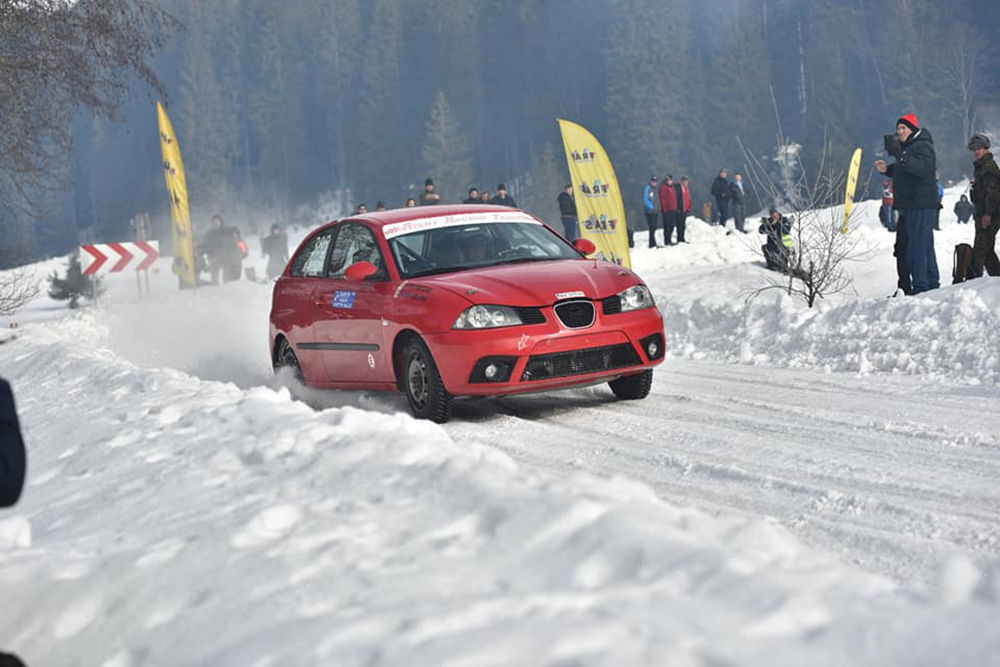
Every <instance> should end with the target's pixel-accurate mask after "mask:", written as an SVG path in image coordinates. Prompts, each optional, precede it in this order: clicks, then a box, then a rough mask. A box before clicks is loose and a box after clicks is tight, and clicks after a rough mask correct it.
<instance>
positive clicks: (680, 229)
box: [674, 178, 691, 243]
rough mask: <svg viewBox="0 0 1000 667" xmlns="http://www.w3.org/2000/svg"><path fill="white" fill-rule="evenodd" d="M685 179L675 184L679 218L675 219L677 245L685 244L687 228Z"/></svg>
mask: <svg viewBox="0 0 1000 667" xmlns="http://www.w3.org/2000/svg"><path fill="white" fill-rule="evenodd" d="M682 181H683V178H682V179H681V180H680V181H677V182H676V183H674V192H676V193H677V216H676V217H675V219H674V224H675V225H676V227H677V243H685V241H684V231H685V229H686V227H687V211H685V210H684V206H685V204H684V185H683V183H682ZM690 201H691V200H690V197H689V198H688V204H690Z"/></svg>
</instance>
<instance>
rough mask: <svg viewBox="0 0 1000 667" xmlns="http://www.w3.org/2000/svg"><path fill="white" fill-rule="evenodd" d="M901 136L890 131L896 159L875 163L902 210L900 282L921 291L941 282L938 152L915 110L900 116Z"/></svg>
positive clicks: (908, 291)
mask: <svg viewBox="0 0 1000 667" xmlns="http://www.w3.org/2000/svg"><path fill="white" fill-rule="evenodd" d="M896 137H898V141H894V140H893V138H892V135H887V136H886V152H888V153H889V154H890V155H892V156H893V157H894V158H895V162H894V163H893V164H889V165H887V164H886V163H885V160H877V161H876V162H875V168H876V169H878V171H879V172H881V173H883V174H885V175H886V176H888V177H890V178H891V179H892V187H893V195H894V200H893V205H892V207H893V208H894V209H895V210H897V211H899V223H898V225H897V227H896V246H895V255H896V271H897V272H898V274H899V283H898V284H899V288H900V289H901V290H903V293H904V294H919V293H921V292H926V291H927V290H932V289H937V288H938V287H940V286H941V280H940V276H939V274H938V266H937V258H936V257H935V255H934V221H935V219H936V217H937V210H938V191H937V179H936V177H935V172H936V170H937V156H936V154H935V152H934V140H933V139H932V138H931V135H930V132H928V131H927V130H926V129H925V128H921V127H920V123H919V122H917V117H916V115H914V114H912V113H911V114H906V115H905V116H903V117H901V118H900V119H899V120H897V121H896Z"/></svg>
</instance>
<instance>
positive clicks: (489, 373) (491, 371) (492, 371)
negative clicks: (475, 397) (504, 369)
mask: <svg viewBox="0 0 1000 667" xmlns="http://www.w3.org/2000/svg"><path fill="white" fill-rule="evenodd" d="M499 370H500V369H499V368H497V365H496V364H490V365H489V366H487V367H486V368H485V369H484V370H483V375H485V376H486V379H487V380H492V379H493V378H495V377H496V376H497V372H498V371H499Z"/></svg>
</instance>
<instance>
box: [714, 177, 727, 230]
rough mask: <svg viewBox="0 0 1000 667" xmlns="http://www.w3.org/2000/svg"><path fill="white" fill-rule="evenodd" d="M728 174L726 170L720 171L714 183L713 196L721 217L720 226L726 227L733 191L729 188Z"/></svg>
mask: <svg viewBox="0 0 1000 667" xmlns="http://www.w3.org/2000/svg"><path fill="white" fill-rule="evenodd" d="M727 176H728V172H727V171H726V170H725V169H720V170H719V175H718V176H716V177H715V180H714V181H712V196H713V197H715V208H716V211H717V212H718V215H719V224H720V225H721V226H723V227H725V226H726V220H728V219H729V199H730V197H731V196H732V190H730V188H729V179H728V178H727Z"/></svg>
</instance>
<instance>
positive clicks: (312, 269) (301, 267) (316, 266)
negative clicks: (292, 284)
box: [292, 229, 334, 278]
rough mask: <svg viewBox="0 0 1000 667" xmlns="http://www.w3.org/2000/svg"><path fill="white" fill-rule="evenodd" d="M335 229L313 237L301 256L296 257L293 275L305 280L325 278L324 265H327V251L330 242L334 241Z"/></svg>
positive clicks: (301, 251) (300, 252) (304, 247)
mask: <svg viewBox="0 0 1000 667" xmlns="http://www.w3.org/2000/svg"><path fill="white" fill-rule="evenodd" d="M333 233H334V229H328V230H326V231H325V232H322V233H320V234H317V235H316V236H314V237H312V238H311V239H310V240H309V242H308V243H306V245H305V246H303V248H302V250H300V251H299V254H298V255H296V256H295V262H294V263H293V264H292V275H293V276H301V277H305V278H320V277H322V276H323V265H324V264H325V263H326V251H327V250H329V249H330V240H331V239H333Z"/></svg>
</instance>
